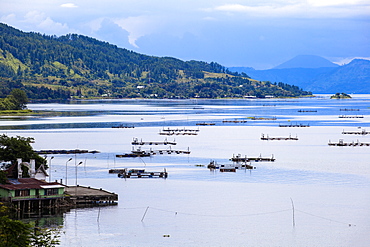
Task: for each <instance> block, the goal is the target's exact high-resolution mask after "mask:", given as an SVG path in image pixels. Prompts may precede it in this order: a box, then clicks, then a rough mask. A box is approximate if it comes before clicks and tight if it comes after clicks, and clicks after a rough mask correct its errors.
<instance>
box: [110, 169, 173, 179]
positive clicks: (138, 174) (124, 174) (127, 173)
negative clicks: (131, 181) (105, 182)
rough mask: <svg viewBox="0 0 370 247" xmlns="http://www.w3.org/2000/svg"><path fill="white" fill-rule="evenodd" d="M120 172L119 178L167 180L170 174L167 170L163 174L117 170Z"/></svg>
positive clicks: (142, 170) (138, 170)
mask: <svg viewBox="0 0 370 247" xmlns="http://www.w3.org/2000/svg"><path fill="white" fill-rule="evenodd" d="M116 170H119V172H118V177H120V178H167V177H168V173H167V171H166V168H164V169H163V172H147V171H145V169H126V168H124V169H116Z"/></svg>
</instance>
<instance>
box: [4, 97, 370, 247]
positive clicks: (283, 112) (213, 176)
mask: <svg viewBox="0 0 370 247" xmlns="http://www.w3.org/2000/svg"><path fill="white" fill-rule="evenodd" d="M369 107H370V95H357V96H355V97H354V98H353V99H351V100H330V99H329V98H328V96H326V95H322V96H320V97H317V98H306V99H291V100H290V99H289V100H285V99H284V100H275V99H272V100H176V101H174V100H104V101H81V102H72V103H63V104H55V103H51V104H30V105H29V108H30V109H33V110H39V111H43V110H46V111H50V110H55V111H61V112H63V113H64V114H63V115H61V116H59V117H45V118H20V119H2V120H0V129H2V132H3V133H6V134H8V135H12V136H13V135H21V136H27V137H28V136H29V137H34V138H35V143H34V144H33V146H34V148H35V149H36V150H41V149H75V148H79V149H88V150H99V151H100V152H101V153H98V154H79V155H54V159H52V160H51V176H52V180H61V179H62V180H63V182H65V181H66V176H65V174H66V171H65V169H66V162H67V160H68V159H69V158H73V160H72V161H70V162H69V163H67V169H68V171H67V179H68V180H67V183H68V185H75V184H76V179H77V183H78V184H80V185H84V186H91V187H95V188H104V189H106V190H109V191H112V192H115V193H118V194H119V203H118V205H117V206H111V207H102V208H89V209H75V210H71V211H70V212H68V213H66V214H64V215H63V219H62V222H61V224H62V226H63V231H64V233H63V234H62V236H61V242H62V243H61V246H369V245H370V234H369V232H370V210H369V205H370V193H369V192H370V163H369V158H370V147H332V146H328V142H329V141H331V142H338V140H339V139H344V141H346V142H352V141H357V140H358V141H360V142H367V143H369V142H370V135H364V136H363V135H343V134H342V131H343V130H346V131H356V130H359V127H361V128H364V129H368V130H370V121H369V119H370V108H369ZM341 109H342V110H341ZM344 109H347V110H349V109H352V111H344ZM299 110H301V111H304V112H298V111H299ZM354 110H356V111H354ZM357 110H358V111H357ZM340 115H345V116H361V118H339V116H340ZM248 117H257V118H258V117H260V118H272V117H276V120H250V119H247V118H248ZM233 119H245V120H247V121H248V122H247V123H223V122H222V121H223V120H233ZM198 122H212V123H215V125H214V126H196V123H198ZM291 123H292V124H296V123H297V124H305V125H309V126H310V127H302V128H293V127H285V128H284V127H279V124H291ZM119 124H123V125H129V126H131V125H134V126H135V128H130V129H116V128H111V127H112V126H116V125H119ZM164 127H166V128H167V127H170V128H184V127H186V128H192V129H197V128H199V134H198V135H196V136H171V137H167V139H168V140H169V141H176V142H177V145H176V146H172V147H171V148H172V149H176V150H187V149H189V150H190V151H191V154H189V155H183V154H181V155H155V156H152V157H145V158H115V155H116V154H122V153H128V152H130V151H131V149H132V146H131V141H132V139H133V138H139V139H142V140H143V141H163V140H164V139H165V137H164V136H162V135H159V134H158V133H159V132H160V130H161V129H162V128H164ZM261 134H265V135H266V134H268V135H269V136H271V137H287V136H289V135H291V136H294V137H295V136H297V137H298V139H299V140H298V141H293V140H291V141H262V140H260V137H261ZM142 148H143V149H149V148H150V147H147V146H143V147H142ZM151 148H152V149H154V150H156V149H167V148H169V147H167V146H164V147H163V146H155V147H151ZM236 154H241V155H243V156H244V155H247V156H251V157H257V156H260V155H262V156H263V157H271V156H272V155H273V156H274V157H275V158H276V161H275V162H256V163H252V165H254V166H255V167H256V169H253V170H242V169H240V170H237V171H236V172H235V173H234V172H232V173H221V172H219V171H210V170H209V169H207V165H208V163H209V162H210V161H211V160H215V161H216V162H217V163H219V164H232V163H231V161H229V158H231V157H232V156H233V155H236ZM50 157H51V156H50V155H49V157H48V158H47V159H48V160H49V161H50ZM80 161H83V165H81V166H76V164H77V163H79V162H80ZM49 165H50V163H49ZM76 167H77V169H76ZM111 168H145V169H146V170H148V171H161V170H163V169H164V168H166V169H167V171H168V172H169V177H168V178H167V179H126V180H125V179H120V178H118V177H117V176H116V175H114V174H108V170H109V169H111ZM76 171H77V173H76ZM76 174H77V178H76ZM292 202H293V204H294V211H293V207H292ZM145 212H146V214H145ZM293 215H294V219H293ZM293 223H294V224H295V225H293Z"/></svg>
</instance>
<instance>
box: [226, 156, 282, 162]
mask: <svg viewBox="0 0 370 247" xmlns="http://www.w3.org/2000/svg"><path fill="white" fill-rule="evenodd" d="M230 160H231V161H233V162H251V161H254V162H264V161H265V162H274V161H275V158H274V155H272V156H271V158H268V157H262V156H261V155H260V156H259V157H247V156H246V155H245V157H242V156H241V155H240V154H238V155H235V156H234V155H233V157H232V158H230Z"/></svg>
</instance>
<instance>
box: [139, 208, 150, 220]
mask: <svg viewBox="0 0 370 247" xmlns="http://www.w3.org/2000/svg"><path fill="white" fill-rule="evenodd" d="M148 209H149V206H148V207H146V210H145V212H144V215H143V218H141V221H143V220H144V218H145V215H146V212H148Z"/></svg>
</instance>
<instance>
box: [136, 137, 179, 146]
mask: <svg viewBox="0 0 370 247" xmlns="http://www.w3.org/2000/svg"><path fill="white" fill-rule="evenodd" d="M131 144H132V145H176V144H177V143H176V142H174V141H173V142H170V141H167V139H165V140H164V141H163V142H144V141H142V140H140V141H139V139H138V138H134V139H133V141H132V142H131Z"/></svg>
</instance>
